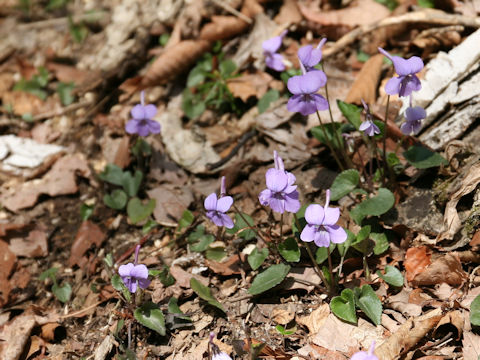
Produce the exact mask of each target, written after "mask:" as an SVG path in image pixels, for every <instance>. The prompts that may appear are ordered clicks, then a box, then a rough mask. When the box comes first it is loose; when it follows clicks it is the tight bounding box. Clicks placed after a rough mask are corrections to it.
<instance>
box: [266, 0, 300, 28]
mask: <svg viewBox="0 0 480 360" xmlns="http://www.w3.org/2000/svg"><path fill="white" fill-rule="evenodd" d="M273 20H274V21H275V22H276V23H277V24H280V25H283V24H298V23H299V22H300V21H301V20H302V14H301V13H300V10H299V9H298V5H297V2H296V1H295V0H285V1H284V2H283V4H282V7H281V8H280V11H279V12H278V15H277V16H275V18H274V19H273Z"/></svg>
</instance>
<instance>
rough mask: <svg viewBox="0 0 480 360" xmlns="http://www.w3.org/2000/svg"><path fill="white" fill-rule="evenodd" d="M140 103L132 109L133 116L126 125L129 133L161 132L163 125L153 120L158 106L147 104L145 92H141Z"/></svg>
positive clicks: (142, 134)
mask: <svg viewBox="0 0 480 360" xmlns="http://www.w3.org/2000/svg"><path fill="white" fill-rule="evenodd" d="M140 99H141V100H140V104H137V105H135V106H134V107H133V109H132V110H131V114H132V118H133V119H130V120H129V121H128V122H127V124H126V125H125V131H126V132H127V133H129V134H138V135H140V136H148V135H149V134H158V133H160V130H161V127H160V124H159V123H158V122H156V121H155V120H152V119H153V117H154V116H155V114H156V113H157V108H156V107H155V105H153V104H147V105H145V94H144V92H143V91H142V92H141V94H140Z"/></svg>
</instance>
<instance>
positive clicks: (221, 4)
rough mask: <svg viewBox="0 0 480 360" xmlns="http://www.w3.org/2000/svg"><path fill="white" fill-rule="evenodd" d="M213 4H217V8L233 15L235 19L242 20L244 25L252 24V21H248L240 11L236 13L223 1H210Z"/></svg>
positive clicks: (235, 10)
mask: <svg viewBox="0 0 480 360" xmlns="http://www.w3.org/2000/svg"><path fill="white" fill-rule="evenodd" d="M212 1H213V2H214V3H215V4H217V5H218V6H220V7H221V8H223V9H225V11H228V12H229V13H230V14H232V15H235V16H236V17H238V18H240V19H242V20H243V21H245V22H246V23H248V24H252V23H253V21H252V19H250V18H249V17H248V16H247V15H245V14H242V13H241V12H240V11H238V10H237V9H235V8H233V7H231V6H230V5H228V4H227V3H226V2H225V1H220V0H212Z"/></svg>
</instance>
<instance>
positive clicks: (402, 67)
mask: <svg viewBox="0 0 480 360" xmlns="http://www.w3.org/2000/svg"><path fill="white" fill-rule="evenodd" d="M378 51H380V52H381V53H382V54H383V55H385V56H386V57H387V58H388V59H390V60H391V61H392V63H393V66H394V67H395V72H396V73H397V74H398V75H399V76H398V77H392V78H391V79H390V80H388V82H387V85H385V92H386V93H387V94H388V95H396V94H398V96H409V95H410V94H411V93H412V92H413V91H418V90H420V89H421V88H422V84H421V83H420V80H419V79H418V77H417V75H415V74H416V73H418V72H419V71H420V70H422V69H423V61H422V59H421V58H419V57H418V56H412V57H411V58H409V59H404V58H401V57H400V56H392V55H390V54H389V53H388V52H386V51H385V50H383V49H382V48H378Z"/></svg>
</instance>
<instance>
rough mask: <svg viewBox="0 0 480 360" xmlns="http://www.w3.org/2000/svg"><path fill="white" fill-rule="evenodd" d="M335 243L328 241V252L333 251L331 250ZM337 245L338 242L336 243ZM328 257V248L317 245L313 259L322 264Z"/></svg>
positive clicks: (333, 248)
mask: <svg viewBox="0 0 480 360" xmlns="http://www.w3.org/2000/svg"><path fill="white" fill-rule="evenodd" d="M336 245H337V244H334V243H332V242H331V243H330V246H329V248H330V253H332V252H333V250H335V246H336ZM338 245H339V244H338ZM305 246H308V245H307V244H305ZM327 258H328V248H326V247H319V248H318V249H317V251H316V252H315V261H316V262H317V264H322V263H323V262H324V261H325V260H327Z"/></svg>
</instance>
